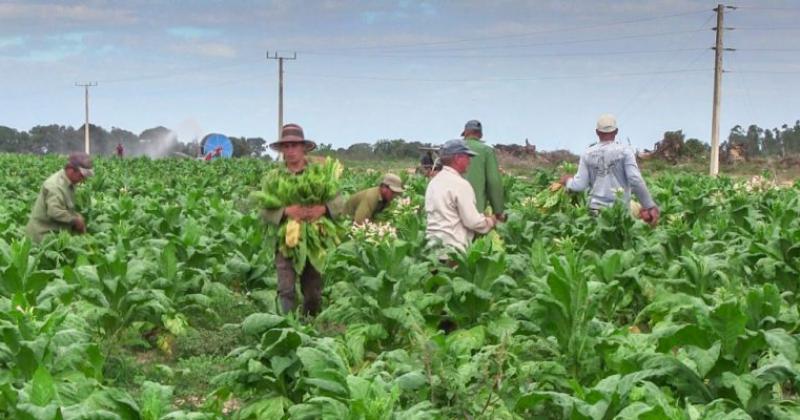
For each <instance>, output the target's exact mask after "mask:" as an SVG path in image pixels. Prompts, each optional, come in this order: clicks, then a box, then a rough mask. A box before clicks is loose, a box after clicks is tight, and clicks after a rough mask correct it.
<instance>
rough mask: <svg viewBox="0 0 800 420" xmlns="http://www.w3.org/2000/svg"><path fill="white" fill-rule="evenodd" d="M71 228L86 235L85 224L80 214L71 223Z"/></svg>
mask: <svg viewBox="0 0 800 420" xmlns="http://www.w3.org/2000/svg"><path fill="white" fill-rule="evenodd" d="M72 228H73V229H74V230H75V232H78V233H86V222H85V221H84V220H83V216H81V215H80V214H79V215H78V216H77V217H76V218H75V220H73V221H72Z"/></svg>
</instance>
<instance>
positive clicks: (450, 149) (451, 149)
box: [439, 139, 477, 157]
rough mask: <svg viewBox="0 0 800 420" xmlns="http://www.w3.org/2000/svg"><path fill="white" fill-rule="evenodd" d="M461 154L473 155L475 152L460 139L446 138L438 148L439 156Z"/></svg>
mask: <svg viewBox="0 0 800 420" xmlns="http://www.w3.org/2000/svg"><path fill="white" fill-rule="evenodd" d="M462 154H463V155H468V156H475V155H476V154H477V153H475V152H473V151H472V150H470V149H469V147H467V144H466V143H464V140H461V139H453V140H447V141H446V142H444V144H443V145H442V147H441V148H440V149H439V156H441V157H447V156H455V155H462Z"/></svg>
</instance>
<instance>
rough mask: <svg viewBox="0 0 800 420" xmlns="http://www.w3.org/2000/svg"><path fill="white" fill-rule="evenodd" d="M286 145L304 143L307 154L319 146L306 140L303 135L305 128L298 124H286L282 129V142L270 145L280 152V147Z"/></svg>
mask: <svg viewBox="0 0 800 420" xmlns="http://www.w3.org/2000/svg"><path fill="white" fill-rule="evenodd" d="M286 143H303V144H304V145H305V146H306V152H310V151H312V150H314V149H316V148H317V144H316V143H314V142H313V141H311V140H308V139H306V137H305V135H304V134H303V127H300V126H299V125H297V124H286V125H284V126H283V128H281V138H280V140H278V141H276V142H274V143H272V144H270V145H269V148H270V149H272V150H276V151H279V150H280V145H282V144H286Z"/></svg>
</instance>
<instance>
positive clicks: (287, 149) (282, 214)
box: [261, 124, 337, 316]
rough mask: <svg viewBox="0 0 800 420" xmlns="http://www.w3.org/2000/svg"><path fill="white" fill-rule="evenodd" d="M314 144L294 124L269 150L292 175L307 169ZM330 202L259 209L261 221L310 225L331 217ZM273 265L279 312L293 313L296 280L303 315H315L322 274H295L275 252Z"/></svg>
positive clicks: (309, 271) (311, 268)
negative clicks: (299, 289)
mask: <svg viewBox="0 0 800 420" xmlns="http://www.w3.org/2000/svg"><path fill="white" fill-rule="evenodd" d="M316 146H317V145H316V144H315V143H314V142H313V141H311V140H308V139H306V138H305V135H304V134H303V128H302V127H300V126H299V125H297V124H286V125H284V126H283V128H282V129H281V138H280V140H278V141H276V142H274V143H272V144H270V145H269V147H270V148H271V149H272V150H275V151H276V152H279V153H281V154H282V155H283V162H284V164H285V165H286V169H287V170H288V172H289V173H290V174H292V175H299V174H301V173H303V171H304V170H305V169H306V166H308V159H307V157H306V153H308V152H310V151H312V150H314V148H316ZM336 207H337V206H335V205H334V200H332V201H331V202H329V203H326V204H316V205H300V204H292V205H289V206H286V207H284V208H279V209H276V210H262V212H261V216H262V218H263V219H264V220H265V221H266V222H267V223H269V224H271V225H274V226H280V224H281V223H282V222H283V221H284V220H286V218H290V219H294V220H302V221H306V222H313V221H315V220H317V219H319V218H320V217H324V216H327V217H334V216H335V211H334V209H335V208H336ZM275 266H276V271H277V275H278V297H279V298H280V303H281V309H282V311H283V313H289V312H292V311H294V308H295V305H296V302H295V295H296V291H295V282H296V278H298V277H299V278H300V288H301V290H302V292H303V314H304V315H311V316H313V315H316V314H317V313H319V311H320V309H321V308H322V275H321V274H320V273H319V272H318V271H317V270H316V269H315V268H314V266H312V265H311V263H306V266H305V267H304V268H303V271H302V272H301V273H296V272H295V270H294V268H293V267H292V261H291V260H289V259H288V258H286V257H284V256H283V255H281V253H280V251H277V249H276V252H275Z"/></svg>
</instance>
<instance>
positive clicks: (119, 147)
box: [117, 143, 125, 159]
mask: <svg viewBox="0 0 800 420" xmlns="http://www.w3.org/2000/svg"><path fill="white" fill-rule="evenodd" d="M123 154H125V148H124V147H122V143H117V157H118V158H120V159H122V155H123Z"/></svg>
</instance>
